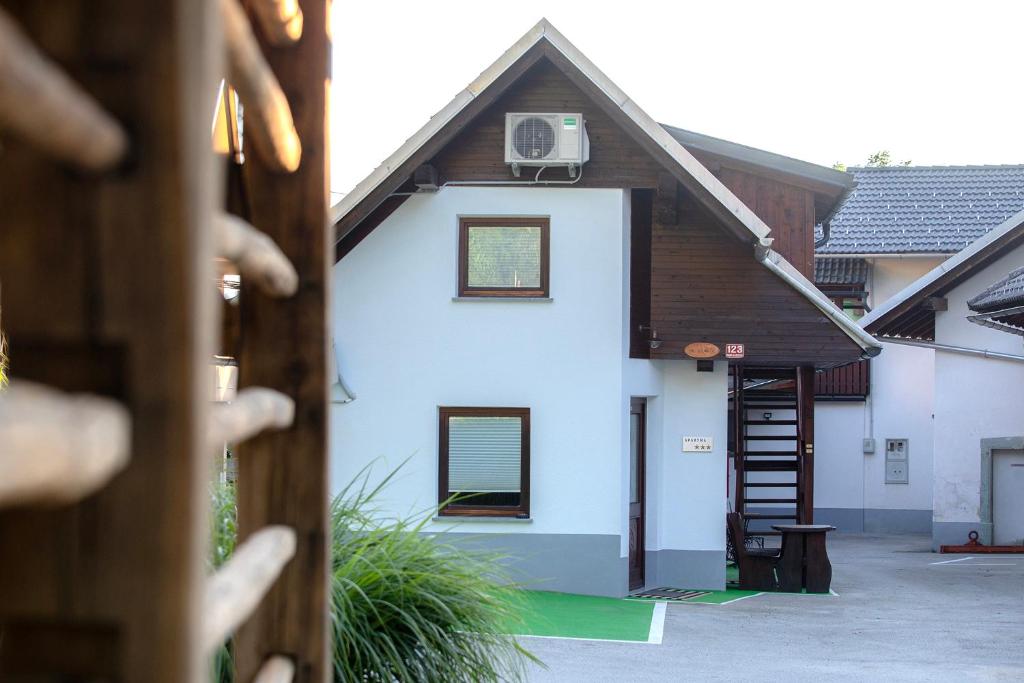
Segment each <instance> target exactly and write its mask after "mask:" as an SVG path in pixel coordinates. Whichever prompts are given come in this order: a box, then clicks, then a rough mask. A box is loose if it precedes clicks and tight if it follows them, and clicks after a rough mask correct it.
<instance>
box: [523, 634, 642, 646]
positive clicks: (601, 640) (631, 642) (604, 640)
mask: <svg viewBox="0 0 1024 683" xmlns="http://www.w3.org/2000/svg"><path fill="white" fill-rule="evenodd" d="M512 637H513V638H542V639H544V640H582V641H585V642H588V643H626V644H628V645H660V644H661V643H650V642H648V641H646V640H615V639H614V638H573V637H571V636H530V635H521V634H515V633H513V634H512Z"/></svg>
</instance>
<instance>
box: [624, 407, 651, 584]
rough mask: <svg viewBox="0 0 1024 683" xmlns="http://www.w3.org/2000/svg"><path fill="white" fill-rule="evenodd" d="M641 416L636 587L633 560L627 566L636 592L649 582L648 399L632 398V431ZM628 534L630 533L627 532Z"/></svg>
mask: <svg viewBox="0 0 1024 683" xmlns="http://www.w3.org/2000/svg"><path fill="white" fill-rule="evenodd" d="M634 415H639V416H640V427H639V432H638V433H637V451H638V452H637V459H636V463H637V467H636V469H637V472H636V478H637V499H638V503H637V505H639V506H640V510H639V514H638V515H637V519H638V522H637V544H636V552H637V553H638V555H639V557H638V558H637V559H638V563H637V564H638V565H639V567H640V583H639V585H635V584H634V583H633V580H632V579H633V575H632V566H633V563H632V558H628V559H627V566H628V567H629V572H628V576H627V577H626V582H627V585H628V587H629V590H635V589H637V588H643V587H644V585H645V584H646V582H647V399H646V398H645V397H642V396H641V397H636V396H631V397H630V399H629V418H630V419H629V423H630V429H632V425H633V416H634ZM631 455H632V454H628V456H630V465H629V466H630V469H632V467H633V462H632V457H631ZM632 499H633V492H632V490H630V492H629V500H628V505H629V510H628V511H627V519H626V526H627V530H628V527H629V520H630V519H632V517H633V510H632V507H633V500H632ZM627 533H628V531H627Z"/></svg>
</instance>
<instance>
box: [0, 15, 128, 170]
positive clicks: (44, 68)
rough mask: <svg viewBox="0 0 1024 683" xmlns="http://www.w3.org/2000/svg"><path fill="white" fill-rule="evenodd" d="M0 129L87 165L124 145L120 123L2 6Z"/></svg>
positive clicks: (112, 157) (102, 163)
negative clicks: (34, 42) (34, 41)
mask: <svg viewBox="0 0 1024 683" xmlns="http://www.w3.org/2000/svg"><path fill="white" fill-rule="evenodd" d="M0 129H7V130H10V131H13V132H14V133H16V134H17V135H19V136H21V137H22V138H24V139H26V140H28V141H29V142H31V143H32V144H33V145H35V146H36V147H38V148H40V149H42V150H44V151H45V152H46V153H47V154H49V155H51V156H53V157H56V158H58V159H60V160H62V161H67V162H71V163H73V164H76V165H78V166H81V167H83V168H86V169H90V170H104V169H108V168H110V167H112V166H114V165H115V164H117V163H118V162H119V161H120V160H121V159H122V158H123V157H124V155H125V152H126V151H127V149H128V137H127V136H126V135H125V133H124V130H123V129H122V128H121V126H120V124H118V122H117V121H116V120H115V119H114V118H113V117H112V116H110V115H109V114H108V113H106V112H105V111H104V110H103V109H102V108H101V107H100V106H99V105H98V104H97V103H96V101H95V100H94V99H93V98H92V97H91V96H90V95H88V94H87V93H86V92H85V91H84V90H82V89H81V88H80V87H79V86H78V85H76V84H75V83H74V82H73V81H72V80H71V79H70V78H68V77H67V76H66V75H65V74H64V72H63V71H62V70H61V69H60V67H58V66H57V65H56V64H54V63H53V62H52V61H51V60H50V59H49V58H48V57H46V56H45V55H44V54H43V53H42V52H40V51H39V50H38V49H36V47H35V46H34V45H33V44H32V42H31V41H29V40H28V39H27V38H26V37H25V34H24V33H22V31H21V29H19V28H18V26H17V24H16V23H15V22H14V21H13V20H12V19H11V18H10V16H8V15H7V13H6V12H4V11H3V10H2V9H0Z"/></svg>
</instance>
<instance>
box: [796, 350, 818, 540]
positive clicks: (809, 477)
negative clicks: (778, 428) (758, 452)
mask: <svg viewBox="0 0 1024 683" xmlns="http://www.w3.org/2000/svg"><path fill="white" fill-rule="evenodd" d="M796 399H797V421H798V423H799V424H798V427H797V430H798V431H797V436H798V441H797V444H798V445H799V448H800V455H799V456H798V459H799V460H800V463H801V467H800V477H801V483H802V486H800V487H799V488H798V489H797V490H798V491H800V502H799V505H798V508H799V512H798V517H799V520H798V522H797V523H798V524H814V368H813V367H811V366H802V367H799V368H797V372H796Z"/></svg>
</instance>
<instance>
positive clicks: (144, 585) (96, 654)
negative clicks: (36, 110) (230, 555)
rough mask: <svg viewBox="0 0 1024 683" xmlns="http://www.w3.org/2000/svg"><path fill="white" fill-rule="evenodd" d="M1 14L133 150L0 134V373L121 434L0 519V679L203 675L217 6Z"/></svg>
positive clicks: (76, 4)
mask: <svg viewBox="0 0 1024 683" xmlns="http://www.w3.org/2000/svg"><path fill="white" fill-rule="evenodd" d="M4 5H5V6H6V7H7V8H8V10H9V11H10V13H11V15H12V16H13V17H14V18H15V20H16V21H17V22H18V23H19V24H20V25H21V26H22V28H23V29H24V31H25V34H26V35H27V36H28V38H29V40H32V41H33V42H35V44H36V45H37V47H38V48H39V49H40V50H41V52H43V53H44V54H46V55H48V56H49V57H50V58H51V59H53V60H54V62H55V63H56V64H57V65H59V66H60V67H61V68H62V69H64V70H65V72H66V73H67V74H68V75H69V76H70V78H71V79H72V80H73V81H74V82H75V83H76V84H78V86H80V87H81V88H82V89H83V90H85V91H86V92H88V93H90V94H91V95H92V97H93V98H94V100H95V101H96V103H97V105H98V106H99V107H101V108H102V109H103V110H104V111H106V112H109V113H110V114H111V115H112V116H113V118H114V119H116V120H117V121H120V122H122V123H123V125H124V129H125V130H126V131H128V133H129V150H130V151H129V155H128V158H129V161H128V163H126V164H124V165H123V167H119V169H118V170H117V171H116V172H108V173H106V174H99V175H90V176H83V175H79V174H76V173H70V172H68V170H67V169H66V168H64V167H62V166H60V165H59V164H58V163H55V162H54V161H53V160H52V159H51V158H48V157H46V156H44V155H43V154H42V153H40V152H39V151H38V150H37V149H35V148H34V147H33V146H31V145H30V144H29V143H28V142H24V141H22V140H20V139H15V138H13V137H12V138H10V139H7V138H5V139H4V155H3V157H4V160H3V164H0V196H2V197H3V198H4V199H3V214H2V215H0V273H2V277H3V281H4V289H3V297H4V300H3V310H4V328H5V332H6V333H7V335H8V337H9V340H10V354H11V371H12V374H13V375H14V376H16V377H21V378H25V379H33V380H36V381H39V382H43V383H46V384H48V385H50V386H53V387H56V388H60V389H64V390H68V391H86V392H89V393H93V394H97V395H101V396H107V397H110V398H114V399H117V400H118V401H119V402H120V403H122V404H123V405H125V406H126V407H127V409H128V412H129V415H130V418H131V440H130V453H129V458H130V459H129V461H128V463H127V465H126V467H125V468H124V470H123V471H121V472H120V473H119V474H117V475H116V476H114V477H113V479H112V480H111V482H110V483H109V485H107V486H105V487H104V488H102V489H101V490H100V491H99V492H98V493H96V494H95V495H92V496H90V497H88V498H86V499H85V500H83V501H82V502H80V503H78V504H74V505H68V506H65V507H62V508H59V509H56V510H42V509H39V508H35V507H20V508H16V509H10V510H4V511H3V512H2V513H0V630H3V638H2V643H0V679H2V680H18V679H19V678H21V677H22V676H25V677H29V676H31V680H71V679H74V680H80V679H90V680H91V679H97V680H99V679H102V680H120V681H154V682H156V683H162V682H166V683H180V682H181V681H199V680H203V679H205V678H206V676H207V675H208V673H209V662H208V661H207V660H206V659H205V658H203V657H202V656H201V654H200V651H199V648H198V637H197V636H198V633H197V632H198V614H199V607H200V602H199V601H200V596H201V588H202V585H203V581H204V573H205V570H204V564H205V558H206V552H207V544H206V537H207V534H208V531H207V530H208V529H209V520H208V519H207V516H206V511H207V507H208V505H207V499H208V490H207V483H208V475H209V471H210V469H209V468H210V457H209V454H210V451H209V448H208V446H207V441H206V438H207V425H206V407H207V403H208V401H209V369H208V364H209V362H210V357H211V355H212V353H213V344H212V342H213V335H214V334H215V331H216V329H217V319H216V309H215V308H214V306H213V304H214V303H215V297H214V295H213V291H212V285H211V283H212V282H213V268H212V259H213V250H212V239H211V237H212V235H211V231H210V227H209V226H210V222H211V220H212V215H213V205H214V192H215V191H216V188H217V187H218V185H219V180H218V174H217V172H216V171H215V168H214V165H213V158H212V154H211V150H210V115H211V112H212V106H213V102H214V99H215V97H216V93H217V76H216V75H217V74H218V73H219V72H220V71H221V69H220V66H219V63H218V61H219V60H218V57H217V56H218V55H219V54H220V50H219V47H218V45H219V41H220V37H219V36H220V33H219V15H218V14H217V12H216V6H215V5H213V4H211V3H209V2H205V1H204V0H102V1H101V2H97V1H96V0H63V1H62V2H59V3H49V2H47V3H34V2H6V1H5V2H4ZM67 114H68V115H71V112H67Z"/></svg>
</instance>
